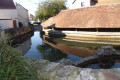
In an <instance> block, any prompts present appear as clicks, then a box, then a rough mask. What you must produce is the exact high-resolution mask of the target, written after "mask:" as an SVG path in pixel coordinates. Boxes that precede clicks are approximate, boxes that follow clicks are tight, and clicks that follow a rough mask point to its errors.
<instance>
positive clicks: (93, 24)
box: [42, 4, 120, 28]
mask: <svg viewBox="0 0 120 80" xmlns="http://www.w3.org/2000/svg"><path fill="white" fill-rule="evenodd" d="M119 14H120V4H110V5H101V6H94V7H85V8H79V9H72V10H63V11H61V12H60V13H59V14H58V15H56V16H54V17H52V18H49V19H48V20H46V21H45V22H43V23H42V26H43V27H50V26H51V27H55V28H120V19H119V18H120V15H119Z"/></svg>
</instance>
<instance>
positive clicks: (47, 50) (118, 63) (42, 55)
mask: <svg viewBox="0 0 120 80" xmlns="http://www.w3.org/2000/svg"><path fill="white" fill-rule="evenodd" d="M30 34H31V36H28V35H27V39H26V40H24V41H23V42H21V43H19V44H18V45H17V47H16V48H17V49H19V50H21V51H22V53H23V56H24V57H29V58H38V59H44V60H49V61H51V62H59V61H60V60H62V59H69V60H70V61H72V62H73V63H74V62H76V61H80V60H82V59H83V58H86V57H89V56H94V55H96V52H97V51H98V49H100V48H101V46H108V45H109V46H113V47H114V48H115V49H116V50H117V51H118V52H120V44H119V40H118V41H116V42H117V43H118V44H117V45H116V44H113V43H114V41H112V40H111V41H108V40H106V41H105V40H102V41H101V40H95V41H92V42H94V43H90V41H91V40H89V39H86V40H85V39H83V38H81V39H75V40H72V39H68V38H51V37H48V36H43V35H42V34H41V33H40V32H39V31H35V32H34V33H30ZM24 38H25V37H24ZM76 40H77V41H76ZM97 42H101V43H102V42H103V44H101V43H97ZM105 42H106V43H105ZM107 42H109V43H111V44H108V43H107ZM110 61H111V62H112V61H113V60H110ZM103 62H105V61H103ZM106 63H108V62H106ZM84 67H86V68H93V69H101V67H100V66H99V65H98V63H95V64H90V65H89V66H84ZM109 68H120V60H119V59H116V60H114V61H113V62H112V63H111V65H110V67H109Z"/></svg>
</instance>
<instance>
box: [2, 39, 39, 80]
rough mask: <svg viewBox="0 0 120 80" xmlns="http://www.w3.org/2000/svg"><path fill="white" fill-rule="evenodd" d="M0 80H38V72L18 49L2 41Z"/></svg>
mask: <svg viewBox="0 0 120 80" xmlns="http://www.w3.org/2000/svg"><path fill="white" fill-rule="evenodd" d="M0 79H1V80H36V79H37V77H36V71H35V70H33V68H32V66H31V65H29V62H28V61H26V60H25V59H24V58H23V57H22V54H21V53H20V52H19V51H17V50H16V49H14V48H12V47H10V46H8V45H7V44H6V43H5V42H3V41H0Z"/></svg>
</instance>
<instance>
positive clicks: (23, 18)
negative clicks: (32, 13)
mask: <svg viewBox="0 0 120 80" xmlns="http://www.w3.org/2000/svg"><path fill="white" fill-rule="evenodd" d="M15 5H16V9H17V15H18V22H19V23H22V25H23V26H28V22H29V17H28V10H27V9H25V8H24V7H23V6H22V5H20V4H19V3H15Z"/></svg>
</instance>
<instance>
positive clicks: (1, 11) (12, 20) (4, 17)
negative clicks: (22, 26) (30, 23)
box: [0, 0, 18, 29]
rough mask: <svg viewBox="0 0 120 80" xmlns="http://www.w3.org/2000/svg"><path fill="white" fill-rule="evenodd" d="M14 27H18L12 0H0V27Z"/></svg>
mask: <svg viewBox="0 0 120 80" xmlns="http://www.w3.org/2000/svg"><path fill="white" fill-rule="evenodd" d="M16 27H18V17H17V10H16V7H15V5H14V2H13V0H0V28H2V29H8V28H16Z"/></svg>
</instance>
